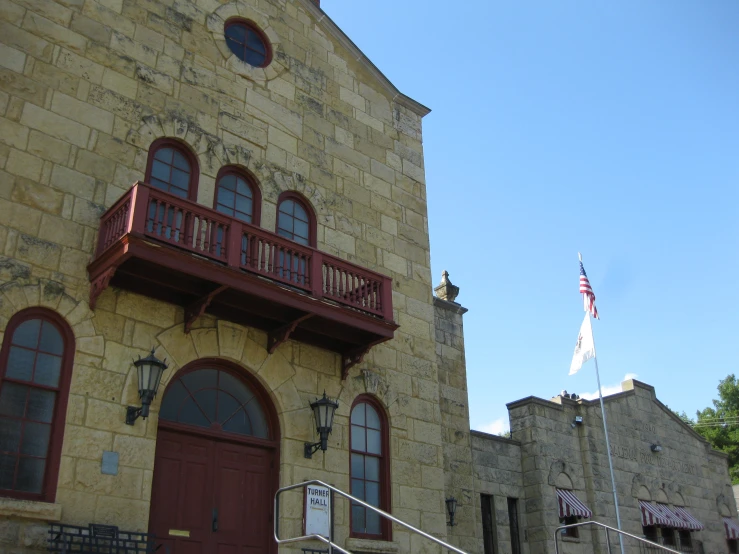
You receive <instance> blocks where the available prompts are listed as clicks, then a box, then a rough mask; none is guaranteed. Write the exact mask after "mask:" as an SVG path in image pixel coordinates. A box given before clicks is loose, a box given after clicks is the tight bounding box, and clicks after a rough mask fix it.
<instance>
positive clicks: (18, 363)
mask: <svg viewBox="0 0 739 554" xmlns="http://www.w3.org/2000/svg"><path fill="white" fill-rule="evenodd" d="M73 356H74V335H73V334H72V331H71V329H70V328H69V326H68V325H67V323H66V322H65V321H64V320H63V319H62V318H61V317H60V316H59V315H57V314H56V313H54V312H52V311H51V310H47V309H44V308H29V309H27V310H23V311H21V312H18V313H17V314H15V316H13V317H12V318H11V320H10V322H9V323H8V327H7V329H6V330H5V337H4V340H3V346H2V351H0V495H3V496H11V497H14V498H22V499H28V500H43V501H47V502H53V501H54V499H55V497H56V484H57V477H58V473H59V459H60V456H61V449H62V437H63V434H64V420H65V417H66V413H67V397H68V395H69V382H70V378H71V374H72V359H73Z"/></svg>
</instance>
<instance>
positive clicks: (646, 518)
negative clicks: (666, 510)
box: [639, 500, 670, 527]
mask: <svg viewBox="0 0 739 554" xmlns="http://www.w3.org/2000/svg"><path fill="white" fill-rule="evenodd" d="M639 508H640V509H641V524H642V525H643V526H644V527H650V526H652V525H661V526H663V527H669V526H670V523H669V521H668V520H667V518H666V517H665V515H664V514H663V513H662V511H661V510H660V509H659V508H657V506H656V505H654V504H652V503H651V502H647V501H646V500H640V501H639Z"/></svg>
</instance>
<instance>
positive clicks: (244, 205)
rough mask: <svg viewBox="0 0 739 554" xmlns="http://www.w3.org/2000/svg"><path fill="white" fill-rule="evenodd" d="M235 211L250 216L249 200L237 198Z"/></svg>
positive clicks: (242, 197)
mask: <svg viewBox="0 0 739 554" xmlns="http://www.w3.org/2000/svg"><path fill="white" fill-rule="evenodd" d="M236 209H237V210H239V211H240V212H244V213H245V214H251V198H247V197H246V196H241V195H239V196H237V197H236Z"/></svg>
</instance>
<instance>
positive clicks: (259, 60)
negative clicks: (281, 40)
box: [224, 20, 272, 67]
mask: <svg viewBox="0 0 739 554" xmlns="http://www.w3.org/2000/svg"><path fill="white" fill-rule="evenodd" d="M224 33H225V35H226V44H228V47H229V49H230V50H231V52H233V53H234V54H236V57H238V58H239V59H240V60H241V61H244V62H246V63H248V64H249V65H253V66H254V67H266V66H267V65H269V62H270V61H272V52H271V50H270V47H269V43H268V42H267V39H266V37H265V36H264V34H263V33H262V32H261V31H260V30H259V29H257V28H256V27H255V26H254V25H253V24H251V23H249V22H247V21H242V20H236V21H229V22H227V23H226V29H225V31H224Z"/></svg>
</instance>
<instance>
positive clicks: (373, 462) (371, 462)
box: [364, 456, 380, 481]
mask: <svg viewBox="0 0 739 554" xmlns="http://www.w3.org/2000/svg"><path fill="white" fill-rule="evenodd" d="M364 467H365V471H366V473H365V479H368V480H370V481H379V480H380V459H379V458H373V457H372V456H365V457H364Z"/></svg>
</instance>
